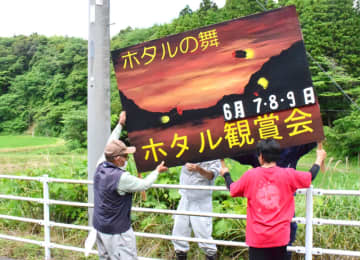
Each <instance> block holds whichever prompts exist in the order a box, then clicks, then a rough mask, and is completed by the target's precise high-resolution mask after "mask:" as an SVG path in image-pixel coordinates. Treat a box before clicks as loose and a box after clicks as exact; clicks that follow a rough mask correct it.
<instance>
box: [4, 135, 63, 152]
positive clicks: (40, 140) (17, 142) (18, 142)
mask: <svg viewBox="0 0 360 260" xmlns="http://www.w3.org/2000/svg"><path fill="white" fill-rule="evenodd" d="M60 140H61V139H60V138H54V137H33V136H31V135H6V136H0V149H3V148H19V147H33V146H45V145H53V144H56V143H57V142H59V141H60Z"/></svg>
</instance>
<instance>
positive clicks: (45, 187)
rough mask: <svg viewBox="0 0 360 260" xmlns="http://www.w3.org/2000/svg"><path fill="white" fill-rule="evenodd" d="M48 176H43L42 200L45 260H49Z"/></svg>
mask: <svg viewBox="0 0 360 260" xmlns="http://www.w3.org/2000/svg"><path fill="white" fill-rule="evenodd" d="M48 179H49V178H48V175H43V178H42V183H43V198H44V243H45V246H44V248H45V260H50V258H51V254H50V243H51V242H50V210H49V185H48Z"/></svg>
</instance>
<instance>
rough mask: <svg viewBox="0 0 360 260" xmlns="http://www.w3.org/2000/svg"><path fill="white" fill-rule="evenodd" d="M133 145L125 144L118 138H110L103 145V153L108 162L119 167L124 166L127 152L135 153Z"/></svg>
mask: <svg viewBox="0 0 360 260" xmlns="http://www.w3.org/2000/svg"><path fill="white" fill-rule="evenodd" d="M135 151H136V148H135V147H134V146H126V145H125V144H124V142H122V141H120V140H112V141H111V142H110V143H108V144H107V145H106V146H105V150H104V155H105V159H106V160H107V161H108V162H111V163H113V164H115V165H117V166H119V167H121V166H124V165H125V164H126V161H127V159H128V155H129V154H133V153H135Z"/></svg>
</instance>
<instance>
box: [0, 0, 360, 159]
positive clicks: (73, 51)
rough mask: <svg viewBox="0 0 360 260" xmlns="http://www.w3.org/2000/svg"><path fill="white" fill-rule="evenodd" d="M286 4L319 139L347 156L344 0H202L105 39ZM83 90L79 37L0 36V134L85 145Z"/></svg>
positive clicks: (350, 147)
mask: <svg viewBox="0 0 360 260" xmlns="http://www.w3.org/2000/svg"><path fill="white" fill-rule="evenodd" d="M259 3H261V4H262V5H263V6H261V5H259ZM292 4H293V5H295V6H296V8H297V12H298V14H299V19H300V22H301V27H302V32H303V36H304V40H305V46H306V49H307V51H308V53H309V56H308V59H309V62H310V69H311V73H312V79H313V82H314V86H315V88H316V90H317V94H318V97H319V101H320V105H321V112H322V115H323V120H324V124H325V125H327V126H329V128H327V129H326V135H327V144H328V145H329V146H330V147H331V146H333V147H337V148H340V149H337V150H338V151H341V152H343V153H345V154H347V155H351V154H354V155H355V154H356V153H357V152H359V148H358V147H360V131H358V129H359V128H360V112H359V106H360V100H359V96H360V76H359V75H360V7H359V6H353V1H352V0H280V1H279V3H278V4H275V3H274V2H273V1H271V0H267V1H265V0H259V1H255V0H227V1H226V5H225V7H224V8H221V9H219V8H218V7H217V6H216V5H215V4H214V3H213V2H211V0H203V1H202V3H201V5H200V6H199V9H198V10H191V9H190V8H189V7H188V6H186V7H184V9H183V10H182V11H181V12H180V13H179V17H178V18H176V19H174V20H173V21H172V22H171V23H169V24H163V25H154V26H152V27H151V28H147V29H136V28H127V29H126V30H122V31H120V32H119V33H118V34H117V35H116V36H115V37H113V39H112V40H111V48H112V49H118V48H122V47H126V46H130V45H134V44H137V43H140V42H144V41H148V40H152V39H157V38H160V37H164V36H167V35H170V34H176V33H180V32H183V31H187V30H191V29H195V28H199V27H202V26H206V25H209V24H214V23H219V22H222V21H226V20H230V19H234V18H239V17H243V16H246V15H250V14H254V13H258V12H262V11H264V8H266V9H268V10H270V9H273V8H277V7H281V6H286V5H292ZM313 60H315V61H317V62H318V63H319V64H320V65H321V67H322V68H323V69H324V70H325V71H326V72H327V73H328V74H329V75H330V76H331V77H332V78H333V79H334V80H335V81H336V82H337V83H338V85H339V86H341V88H342V89H343V91H344V93H346V94H347V95H348V96H349V97H350V98H351V99H352V100H353V101H354V102H357V104H358V105H357V106H355V105H353V104H351V102H350V101H349V100H348V98H345V97H344V93H342V92H341V91H340V90H339V89H338V87H337V86H335V84H334V83H333V82H332V80H331V79H329V77H328V76H327V75H326V74H325V73H324V72H323V71H322V70H321V68H319V66H318V65H317V64H315V63H314V62H313ZM111 68H112V67H111ZM111 88H112V114H113V119H114V122H115V121H116V120H115V119H116V116H117V114H118V112H119V110H120V109H121V105H120V101H119V96H118V92H117V87H116V80H115V77H114V74H113V73H112V79H111ZM86 95H87V41H85V40H83V39H77V38H68V37H44V36H41V35H37V34H33V35H31V36H15V37H12V38H0V133H14V132H18V133H22V132H24V131H27V130H29V129H30V130H31V132H33V133H34V134H36V135H41V136H61V137H64V138H66V139H67V140H70V142H69V144H70V148H78V147H85V146H86V118H87V111H86Z"/></svg>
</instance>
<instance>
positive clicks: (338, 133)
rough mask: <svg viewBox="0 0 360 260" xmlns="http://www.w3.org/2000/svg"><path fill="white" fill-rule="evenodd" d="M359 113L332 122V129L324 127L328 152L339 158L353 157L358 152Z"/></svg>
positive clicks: (359, 143) (359, 139)
mask: <svg viewBox="0 0 360 260" xmlns="http://www.w3.org/2000/svg"><path fill="white" fill-rule="evenodd" d="M359 129H360V111H354V112H352V113H351V114H350V115H349V116H346V117H343V118H340V119H338V120H335V121H334V127H333V128H329V127H325V134H326V144H327V146H328V147H329V149H328V150H329V151H333V152H334V153H335V154H336V155H339V156H350V157H355V156H357V155H358V153H359V152H360V148H359V147H360V131H359Z"/></svg>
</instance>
